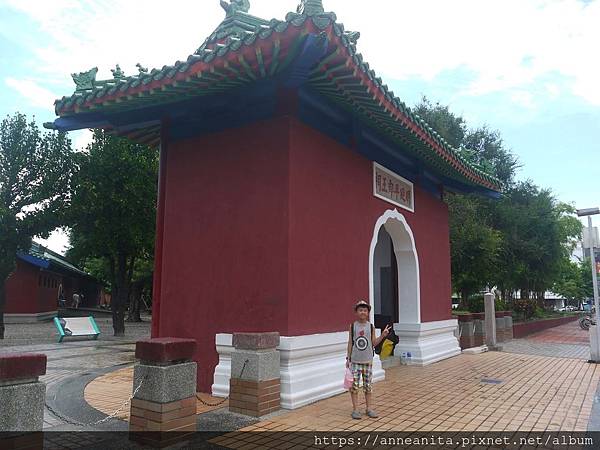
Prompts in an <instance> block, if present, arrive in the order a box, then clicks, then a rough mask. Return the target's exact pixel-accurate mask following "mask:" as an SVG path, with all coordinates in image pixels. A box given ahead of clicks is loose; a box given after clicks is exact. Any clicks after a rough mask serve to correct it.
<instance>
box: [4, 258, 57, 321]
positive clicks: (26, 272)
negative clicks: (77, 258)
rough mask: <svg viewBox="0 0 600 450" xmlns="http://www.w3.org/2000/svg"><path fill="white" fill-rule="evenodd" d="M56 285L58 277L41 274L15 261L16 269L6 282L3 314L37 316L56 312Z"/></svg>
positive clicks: (33, 268)
mask: <svg viewBox="0 0 600 450" xmlns="http://www.w3.org/2000/svg"><path fill="white" fill-rule="evenodd" d="M40 277H42V278H41V279H40ZM44 277H45V278H44ZM58 283H60V277H59V276H57V275H55V274H52V273H47V272H42V271H40V270H39V268H37V267H35V266H33V265H31V264H28V263H26V262H24V261H21V260H17V267H16V269H15V271H14V272H13V274H12V275H11V276H10V277H9V278H8V280H7V282H6V310H5V312H6V313H7V314H37V313H44V312H49V311H56V309H57V298H58V287H57V286H58Z"/></svg>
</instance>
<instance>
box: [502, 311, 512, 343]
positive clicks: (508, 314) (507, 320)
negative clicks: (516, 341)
mask: <svg viewBox="0 0 600 450" xmlns="http://www.w3.org/2000/svg"><path fill="white" fill-rule="evenodd" d="M513 338H514V334H513V318H512V311H504V340H506V341H511V340H512V339H513Z"/></svg>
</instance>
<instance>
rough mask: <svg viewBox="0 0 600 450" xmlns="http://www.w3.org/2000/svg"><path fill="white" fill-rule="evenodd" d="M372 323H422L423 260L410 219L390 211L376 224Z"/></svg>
mask: <svg viewBox="0 0 600 450" xmlns="http://www.w3.org/2000/svg"><path fill="white" fill-rule="evenodd" d="M369 288H370V303H371V305H373V308H372V310H371V321H372V322H373V323H375V326H376V327H377V328H382V327H383V326H385V324H386V323H389V322H393V323H394V324H398V323H402V324H415V323H420V321H421V308H420V281H419V259H418V255H417V249H416V246H415V241H414V237H413V234H412V230H411V229H410V226H409V225H408V223H407V222H406V219H405V218H404V216H403V215H402V214H400V213H399V212H398V211H397V210H389V211H386V212H385V214H384V215H382V216H381V217H380V218H379V219H378V220H377V223H376V224H375V230H374V232H373V239H372V241H371V249H370V253H369Z"/></svg>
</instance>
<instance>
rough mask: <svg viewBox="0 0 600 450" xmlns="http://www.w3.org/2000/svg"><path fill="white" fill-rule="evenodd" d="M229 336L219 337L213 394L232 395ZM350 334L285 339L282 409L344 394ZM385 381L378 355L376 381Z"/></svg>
mask: <svg viewBox="0 0 600 450" xmlns="http://www.w3.org/2000/svg"><path fill="white" fill-rule="evenodd" d="M231 341H232V338H231V335H230V334H218V335H217V338H216V343H217V352H219V364H218V365H217V367H216V368H215V382H214V384H213V386H212V390H213V395H214V396H217V397H226V396H227V395H228V394H229V377H230V376H231V351H232V350H233V347H232V345H231ZM347 344H348V332H347V331H341V332H337V333H323V334H311V335H306V336H290V337H287V336H282V337H281V342H280V344H279V347H278V350H279V351H280V356H281V407H282V408H284V409H296V408H300V407H301V406H304V405H308V404H309V403H314V402H316V401H318V400H321V399H324V398H328V397H331V396H333V395H336V394H340V393H342V392H344V391H345V390H344V387H343V381H344V372H345V370H346V365H345V364H346V348H347ZM384 378H385V372H384V370H383V369H382V367H381V361H380V359H379V356H377V355H375V358H374V360H373V381H374V382H378V381H381V380H383V379H384Z"/></svg>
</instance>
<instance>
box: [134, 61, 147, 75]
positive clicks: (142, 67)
mask: <svg viewBox="0 0 600 450" xmlns="http://www.w3.org/2000/svg"><path fill="white" fill-rule="evenodd" d="M135 67H137V68H138V72H139V73H140V75H143V74H145V73H148V68H147V67H144V66H142V65H141V64H140V63H137V64H136V65H135Z"/></svg>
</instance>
